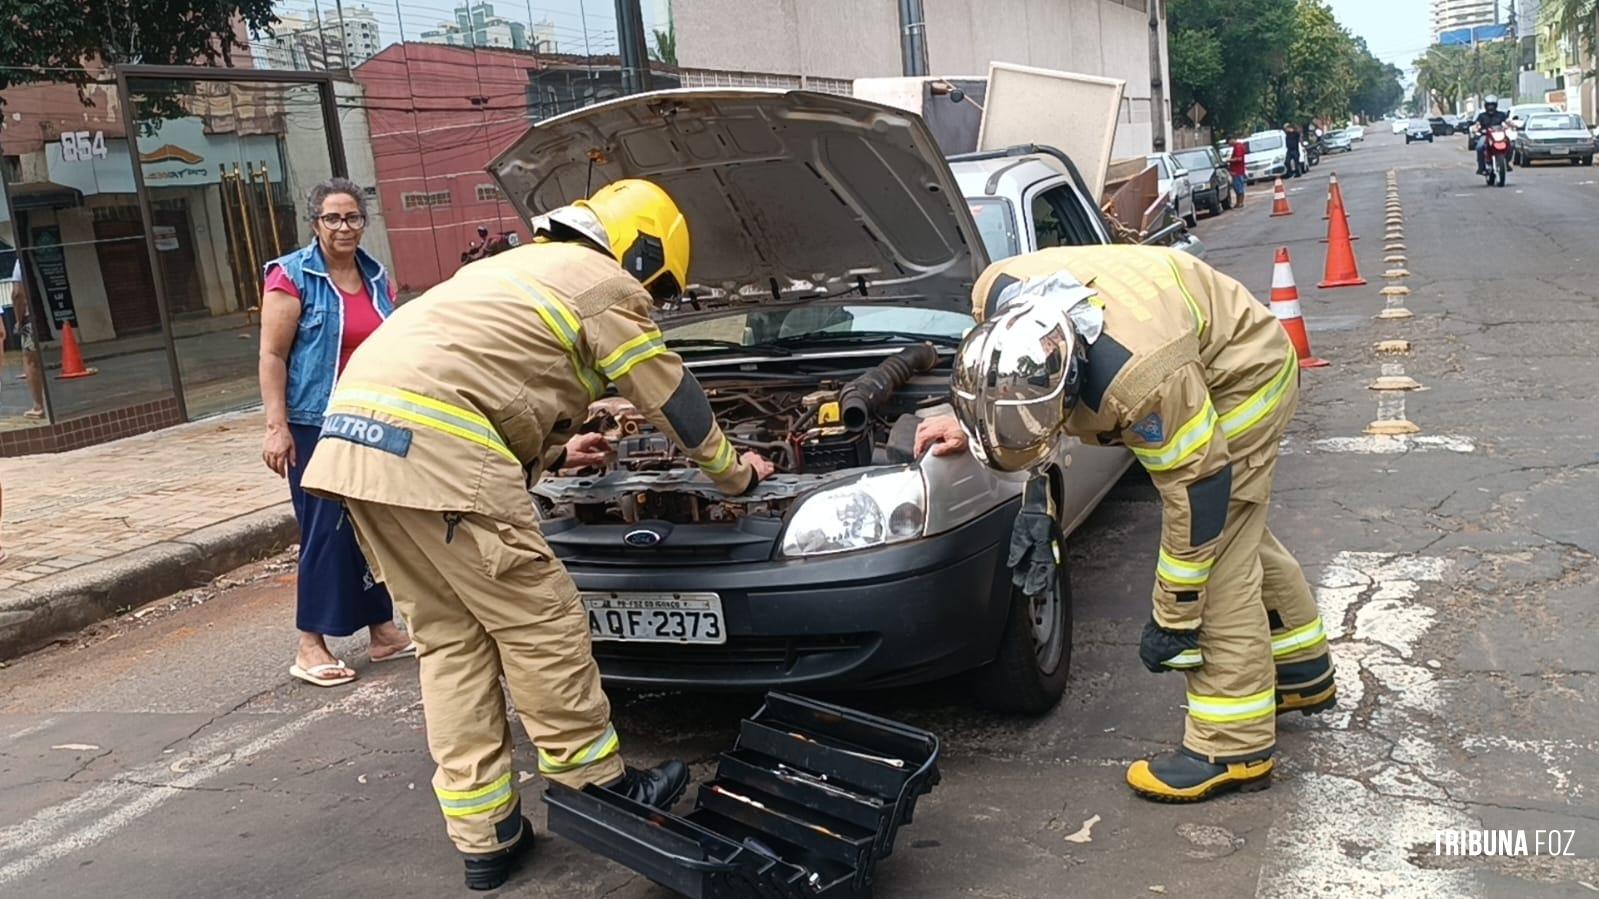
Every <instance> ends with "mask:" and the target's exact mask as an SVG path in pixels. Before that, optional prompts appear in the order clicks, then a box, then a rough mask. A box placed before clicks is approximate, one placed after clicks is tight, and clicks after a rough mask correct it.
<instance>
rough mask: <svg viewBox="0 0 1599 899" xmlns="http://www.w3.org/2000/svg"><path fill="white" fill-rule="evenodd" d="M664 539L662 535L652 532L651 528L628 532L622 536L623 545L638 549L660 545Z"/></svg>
mask: <svg viewBox="0 0 1599 899" xmlns="http://www.w3.org/2000/svg"><path fill="white" fill-rule="evenodd" d="M662 539H663V538H662V535H661V534H659V533H657V532H655V531H652V530H650V529H649V528H639V529H638V530H636V531H628V532H627V533H626V534H624V535H623V536H622V542H623V543H626V544H627V545H628V546H632V547H636V548H643V547H646V546H654V545H655V544H657V543H660V542H661V540H662Z"/></svg>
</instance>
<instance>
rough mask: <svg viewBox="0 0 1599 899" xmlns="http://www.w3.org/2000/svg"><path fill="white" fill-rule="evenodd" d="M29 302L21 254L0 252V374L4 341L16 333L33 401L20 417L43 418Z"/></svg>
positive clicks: (41, 376) (41, 382)
mask: <svg viewBox="0 0 1599 899" xmlns="http://www.w3.org/2000/svg"><path fill="white" fill-rule="evenodd" d="M0 246H3V244H0ZM29 302H30V301H29V299H28V279H27V276H26V273H25V272H24V271H23V269H22V253H21V252H20V251H17V250H12V249H10V248H6V249H4V250H0V372H3V371H4V368H5V349H4V347H5V341H6V339H7V338H8V337H9V336H10V335H11V334H13V333H15V334H16V335H17V346H18V348H19V349H21V350H22V373H23V376H24V377H26V378H27V381H28V393H29V394H30V395H31V397H32V399H33V405H32V406H29V407H28V411H26V412H24V413H22V416H23V417H24V418H33V419H43V418H44V370H43V368H42V367H41V366H40V365H39V343H38V340H37V339H35V337H34V331H33V317H32V315H31V314H30V311H29V310H30V308H31V307H30V306H29Z"/></svg>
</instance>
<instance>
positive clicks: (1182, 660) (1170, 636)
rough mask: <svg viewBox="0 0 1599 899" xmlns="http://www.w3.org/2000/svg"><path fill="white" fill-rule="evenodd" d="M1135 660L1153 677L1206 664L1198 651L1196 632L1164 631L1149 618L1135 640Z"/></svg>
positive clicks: (1164, 629) (1197, 632) (1197, 634)
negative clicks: (1151, 672)
mask: <svg viewBox="0 0 1599 899" xmlns="http://www.w3.org/2000/svg"><path fill="white" fill-rule="evenodd" d="M1138 658H1139V659H1140V660H1141V661H1142V662H1143V663H1144V667H1145V668H1148V669H1149V670H1150V671H1153V672H1154V673H1156V674H1160V673H1161V672H1163V671H1182V670H1186V669H1190V668H1198V667H1200V666H1201V665H1203V664H1205V659H1204V657H1203V656H1202V655H1201V654H1200V652H1199V631H1198V630H1197V629H1196V630H1190V631H1173V630H1167V629H1166V628H1163V627H1161V626H1160V625H1158V624H1156V623H1155V619H1153V618H1151V619H1150V620H1149V621H1148V622H1147V623H1146V624H1145V625H1144V635H1143V637H1142V638H1140V639H1139V641H1138Z"/></svg>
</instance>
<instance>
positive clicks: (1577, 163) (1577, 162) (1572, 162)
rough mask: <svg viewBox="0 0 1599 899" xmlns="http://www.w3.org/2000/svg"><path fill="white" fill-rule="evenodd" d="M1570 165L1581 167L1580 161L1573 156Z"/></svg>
mask: <svg viewBox="0 0 1599 899" xmlns="http://www.w3.org/2000/svg"><path fill="white" fill-rule="evenodd" d="M1571 164H1572V165H1582V160H1580V159H1578V158H1577V157H1575V156H1573V157H1571Z"/></svg>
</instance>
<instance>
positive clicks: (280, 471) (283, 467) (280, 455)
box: [261, 425, 296, 478]
mask: <svg viewBox="0 0 1599 899" xmlns="http://www.w3.org/2000/svg"><path fill="white" fill-rule="evenodd" d="M261 461H263V462H265V463H266V467H267V468H270V469H272V472H273V473H274V474H276V475H277V476H278V477H280V478H286V477H288V476H289V469H290V468H293V467H294V465H295V461H296V459H295V455H294V435H293V434H291V433H289V428H288V426H287V425H275V426H274V425H267V432H266V439H265V440H262V441H261Z"/></svg>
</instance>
